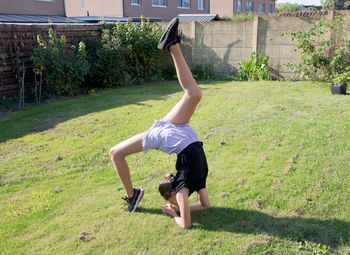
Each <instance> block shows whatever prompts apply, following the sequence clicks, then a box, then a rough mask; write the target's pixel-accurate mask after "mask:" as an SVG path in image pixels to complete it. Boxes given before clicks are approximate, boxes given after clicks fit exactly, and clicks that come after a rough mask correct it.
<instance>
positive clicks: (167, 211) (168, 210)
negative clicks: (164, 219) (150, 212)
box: [162, 204, 178, 217]
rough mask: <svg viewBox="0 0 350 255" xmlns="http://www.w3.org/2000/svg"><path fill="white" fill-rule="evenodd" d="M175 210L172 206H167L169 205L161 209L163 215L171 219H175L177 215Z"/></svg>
mask: <svg viewBox="0 0 350 255" xmlns="http://www.w3.org/2000/svg"><path fill="white" fill-rule="evenodd" d="M175 208H177V207H176V206H173V205H169V204H167V205H164V206H163V207H162V213H163V214H165V215H168V216H171V217H176V216H177V213H176V209H175ZM177 209H178V208H177Z"/></svg>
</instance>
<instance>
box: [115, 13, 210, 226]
mask: <svg viewBox="0 0 350 255" xmlns="http://www.w3.org/2000/svg"><path fill="white" fill-rule="evenodd" d="M178 24H179V20H178V18H174V19H173V20H172V21H171V22H170V23H169V25H168V27H167V28H166V30H165V32H164V34H163V35H162V37H161V39H160V42H159V44H158V48H160V49H165V50H168V51H170V54H171V56H172V59H173V61H174V64H175V68H176V73H177V77H178V80H179V82H180V85H181V87H182V88H183V90H184V95H183V97H182V99H181V100H180V101H179V102H178V103H177V104H176V105H175V106H174V108H173V109H172V110H171V111H170V112H169V113H168V114H167V115H166V116H165V117H164V118H163V119H161V120H159V121H156V122H155V123H154V124H153V126H152V127H151V128H150V129H149V130H147V131H146V132H145V133H141V134H138V135H136V136H134V137H132V138H129V139H127V140H126V141H124V142H122V143H120V144H118V145H116V146H115V147H113V148H112V149H111V150H110V153H109V154H110V157H111V160H112V163H113V165H114V167H115V169H116V171H117V173H118V175H119V178H120V179H121V181H122V183H123V186H124V189H125V192H126V197H124V198H123V199H124V200H126V202H127V210H128V211H130V212H133V211H135V209H136V208H137V205H138V203H139V202H140V201H141V199H142V197H143V195H144V190H143V189H134V188H133V186H132V183H131V179H130V170H129V167H128V165H127V163H126V161H125V157H126V156H128V155H130V154H132V153H137V152H140V151H142V150H143V151H146V150H148V149H157V150H161V151H163V152H165V153H169V154H170V153H176V154H177V162H176V169H177V173H176V175H175V176H173V175H171V174H169V175H167V176H166V177H165V178H164V179H163V180H162V181H161V182H160V185H159V192H160V193H161V195H162V196H163V197H164V198H165V199H166V200H168V201H169V202H170V203H172V204H173V205H170V204H168V205H166V206H163V208H162V212H163V214H166V215H169V216H171V217H174V219H175V222H176V223H177V224H178V225H179V226H180V227H183V228H189V227H191V215H190V212H191V211H195V210H203V209H207V208H209V198H208V193H207V190H206V188H205V187H206V178H207V175H208V166H207V161H206V157H205V154H204V151H203V148H202V145H203V143H201V142H199V141H198V138H197V134H196V132H195V131H194V130H193V129H192V128H191V127H190V126H189V121H190V118H191V116H192V114H193V113H194V111H195V110H196V107H197V104H198V103H199V101H200V100H201V97H202V93H201V91H200V89H199V87H198V85H197V83H196V81H195V80H194V79H193V77H192V73H191V71H190V69H189V68H188V66H187V63H186V61H185V59H184V57H183V55H182V52H181V49H180V46H179V43H180V37H179V36H178ZM194 191H196V192H197V193H198V197H199V201H200V204H197V205H192V206H190V205H189V200H188V197H189V196H190V195H191V194H192V193H193V192H194ZM178 213H180V216H179V215H178Z"/></svg>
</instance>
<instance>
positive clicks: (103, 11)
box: [65, 0, 123, 17]
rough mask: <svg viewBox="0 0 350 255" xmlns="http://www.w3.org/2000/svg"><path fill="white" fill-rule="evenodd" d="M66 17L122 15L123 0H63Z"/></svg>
mask: <svg viewBox="0 0 350 255" xmlns="http://www.w3.org/2000/svg"><path fill="white" fill-rule="evenodd" d="M65 6H66V15H67V17H79V16H87V13H89V16H120V17H123V0H113V1H111V0H74V1H72V0H65Z"/></svg>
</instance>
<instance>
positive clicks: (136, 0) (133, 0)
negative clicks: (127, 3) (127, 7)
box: [131, 0, 141, 5]
mask: <svg viewBox="0 0 350 255" xmlns="http://www.w3.org/2000/svg"><path fill="white" fill-rule="evenodd" d="M131 5H141V0H131Z"/></svg>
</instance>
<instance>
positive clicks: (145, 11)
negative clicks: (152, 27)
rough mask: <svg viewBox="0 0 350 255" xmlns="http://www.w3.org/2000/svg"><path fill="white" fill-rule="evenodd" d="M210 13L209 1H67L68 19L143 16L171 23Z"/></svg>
mask: <svg viewBox="0 0 350 255" xmlns="http://www.w3.org/2000/svg"><path fill="white" fill-rule="evenodd" d="M208 13H209V0H177V1H176V0H114V1H111V0H80V1H67V0H66V14H67V17H77V16H86V15H89V16H99V17H100V16H119V17H140V16H141V15H143V16H145V17H154V18H161V20H162V21H169V20H171V19H172V18H174V17H175V16H177V15H179V14H208Z"/></svg>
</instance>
